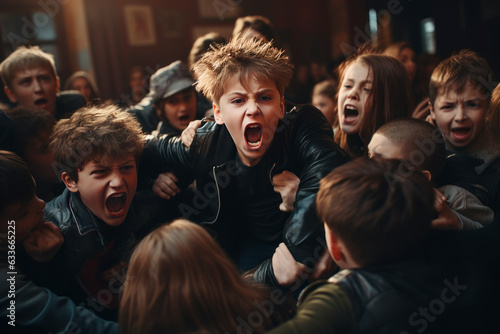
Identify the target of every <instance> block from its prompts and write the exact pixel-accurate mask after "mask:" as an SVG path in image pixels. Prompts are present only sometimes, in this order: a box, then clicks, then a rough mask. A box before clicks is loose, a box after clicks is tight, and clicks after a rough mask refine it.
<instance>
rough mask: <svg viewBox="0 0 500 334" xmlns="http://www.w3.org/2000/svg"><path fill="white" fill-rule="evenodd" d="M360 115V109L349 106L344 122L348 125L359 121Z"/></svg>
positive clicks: (345, 111)
mask: <svg viewBox="0 0 500 334" xmlns="http://www.w3.org/2000/svg"><path fill="white" fill-rule="evenodd" d="M358 116H359V113H358V109H357V108H356V107H354V106H351V105H347V106H345V108H344V121H345V122H347V123H351V122H354V121H355V120H356V119H358Z"/></svg>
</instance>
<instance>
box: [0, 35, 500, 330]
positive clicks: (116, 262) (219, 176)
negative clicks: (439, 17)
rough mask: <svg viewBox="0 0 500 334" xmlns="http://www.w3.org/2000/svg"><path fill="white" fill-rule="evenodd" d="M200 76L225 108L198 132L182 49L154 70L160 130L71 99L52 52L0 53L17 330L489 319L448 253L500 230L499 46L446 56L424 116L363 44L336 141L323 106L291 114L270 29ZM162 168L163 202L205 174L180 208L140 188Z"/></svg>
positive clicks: (384, 326) (284, 70)
mask: <svg viewBox="0 0 500 334" xmlns="http://www.w3.org/2000/svg"><path fill="white" fill-rule="evenodd" d="M192 71H193V74H194V76H195V77H196V78H197V81H196V85H195V87H196V90H198V92H201V93H202V94H203V96H204V97H205V98H206V99H207V100H208V101H211V103H212V108H213V109H212V114H213V121H211V120H205V121H204V122H203V123H198V124H197V126H200V125H201V126H200V127H199V128H198V129H196V132H194V133H193V135H192V136H191V137H190V138H189V140H188V142H186V140H184V141H183V139H185V137H184V138H183V136H182V135H180V133H181V131H182V130H185V129H186V128H187V126H188V124H189V121H190V120H192V114H194V113H195V111H194V109H195V105H196V92H195V91H194V89H193V87H192V85H193V83H194V80H193V79H192V78H191V77H190V76H189V73H188V70H187V69H186V68H185V67H184V66H183V65H182V64H180V63H173V64H171V65H170V66H168V67H166V68H164V69H162V70H160V71H159V72H158V73H156V74H155V75H153V77H152V79H151V83H152V87H153V88H154V89H152V93H151V95H150V99H151V101H150V103H152V105H153V106H154V109H153V110H156V111H157V112H158V114H157V116H160V119H162V118H161V117H163V119H165V120H168V124H170V125H172V126H174V127H175V128H176V131H165V133H163V134H158V135H157V136H146V135H145V133H144V124H145V123H143V124H141V123H140V122H139V121H137V116H136V115H134V114H133V113H131V112H127V111H124V110H121V109H119V108H117V107H114V106H93V107H88V108H80V109H78V110H77V111H74V110H67V109H62V108H63V107H61V104H60V103H58V99H60V97H59V95H58V91H59V81H58V78H57V74H56V72H55V68H54V63H53V60H52V59H51V58H50V57H48V56H47V55H46V54H45V53H43V52H41V51H40V50H39V49H37V48H21V49H19V50H18V51H16V52H15V53H13V54H12V55H11V56H10V57H9V58H7V59H6V60H4V62H3V63H2V64H1V65H0V73H1V76H2V79H3V80H4V83H5V86H6V89H5V90H6V93H7V95H8V96H9V98H10V99H11V101H12V102H13V103H17V104H18V107H17V108H14V109H12V110H9V111H7V113H6V115H5V114H2V115H1V117H2V124H1V126H2V127H5V131H9V133H10V134H11V136H9V137H2V140H5V142H2V143H0V144H1V146H0V148H1V149H8V150H9V151H0V180H1V183H0V184H1V192H0V199H1V200H0V216H1V221H0V232H1V238H2V239H1V242H2V246H1V262H0V263H1V264H0V268H1V277H2V280H3V281H8V279H10V278H11V277H14V278H15V287H16V288H15V298H13V297H12V296H11V295H10V293H9V292H10V290H9V286H6V289H2V295H0V316H1V318H2V322H1V326H2V327H1V328H2V332H3V330H5V331H9V332H11V331H13V330H14V329H15V330H18V331H22V330H23V329H26V330H27V331H31V332H33V330H35V331H37V330H38V331H42V332H43V331H46V332H72V331H74V332H79V331H82V332H91V333H117V332H118V331H119V330H120V331H121V332H122V333H158V332H172V333H195V332H197V333H240V332H248V333H252V332H256V333H262V332H265V331H269V330H271V331H272V332H274V333H290V332H293V333H331V332H334V331H339V332H391V333H392V332H398V333H399V332H422V331H423V330H424V329H426V330H430V331H433V332H442V331H444V330H447V329H450V328H453V330H455V331H460V330H464V328H466V327H461V326H462V324H463V322H462V321H461V318H463V317H464V315H465V314H466V313H467V314H468V315H469V316H470V317H473V320H477V319H479V318H480V319H481V320H484V319H487V320H494V319H489V318H488V316H490V315H492V314H494V312H495V310H497V308H495V307H494V303H489V301H488V300H487V298H488V297H490V298H494V297H495V295H493V296H488V294H487V293H484V292H481V289H480V288H478V286H477V283H478V282H477V279H476V276H474V275H473V274H471V273H470V272H468V271H467V269H469V267H468V266H467V267H465V268H460V269H456V268H454V267H452V266H451V265H450V262H454V261H452V260H451V259H450V257H452V256H453V254H452V253H451V252H450V251H449V250H446V249H444V247H439V245H440V243H441V242H442V243H443V245H444V244H446V245H452V244H453V243H454V242H459V241H460V242H463V240H467V238H468V236H469V234H468V233H474V232H477V231H481V230H487V229H488V230H487V231H489V232H491V233H493V232H495V231H496V229H495V227H496V224H495V223H494V220H497V219H498V215H497V214H498V210H499V209H498V206H499V200H498V196H499V195H498V193H499V189H498V184H499V183H500V181H499V175H500V173H499V171H498V166H499V163H500V162H499V161H500V160H499V159H498V155H499V152H500V149H499V147H498V138H497V137H496V136H497V134H496V132H495V131H496V130H498V128H500V124H498V123H499V117H500V116H499V115H498V113H499V112H500V107H499V106H498V104H499V102H498V101H500V90H499V89H495V90H493V87H485V86H483V83H484V82H485V80H482V79H483V78H488V77H489V76H490V75H491V74H492V71H491V69H490V68H489V66H488V64H487V63H486V61H485V60H484V59H482V58H481V57H479V56H478V55H477V54H475V53H473V52H471V51H462V52H460V53H458V54H456V55H453V56H451V57H450V58H448V59H446V60H445V61H443V62H442V63H440V64H439V65H438V67H437V68H436V69H435V71H434V73H433V75H432V78H431V83H430V89H429V96H430V106H429V107H430V115H429V121H430V123H429V122H426V121H423V120H417V119H411V118H410V117H409V116H410V115H411V98H410V86H409V81H408V77H407V73H406V70H405V68H404V66H403V65H402V64H401V63H400V62H399V61H398V60H396V59H395V58H392V57H389V56H385V55H381V54H375V53H370V52H365V53H363V54H359V55H355V56H353V57H351V58H349V59H348V60H346V61H345V62H344V63H343V64H342V66H341V67H340V68H339V73H340V76H339V87H338V90H337V94H336V101H337V103H336V108H335V109H336V110H335V111H334V114H336V115H337V116H336V123H335V124H336V125H337V126H338V129H337V130H336V133H335V137H334V131H333V129H332V125H334V124H332V119H331V118H332V117H330V118H329V119H327V117H325V115H324V114H323V113H322V112H321V111H320V110H318V109H317V108H315V107H313V106H310V105H301V106H297V107H295V108H293V109H291V110H288V109H287V108H286V106H285V89H286V87H287V85H288V83H289V81H290V79H291V77H292V72H293V66H292V64H291V63H290V60H289V58H288V57H287V56H286V55H285V54H284V52H283V51H282V50H280V49H278V48H276V47H275V46H273V44H272V42H267V41H265V40H263V39H259V38H234V39H233V40H231V41H230V42H229V43H227V44H224V45H220V46H218V47H213V48H212V49H211V50H210V51H208V52H206V53H204V54H203V55H202V56H201V58H200V59H199V60H198V61H196V62H195V63H194V64H193V66H192ZM165 81H167V82H168V83H169V84H168V85H165V84H164V82H165ZM155 87H156V88H155ZM490 100H491V103H490ZM67 105H68V104H66V106H67ZM176 105H177V106H179V105H182V106H183V107H182V108H187V107H184V106H189V108H188V109H189V110H190V111H189V112H188V111H185V110H184V109H182V108H178V107H176ZM68 111H71V113H72V114H71V115H67V117H68V118H65V119H61V118H62V117H63V114H65V113H66V112H68ZM191 113H192V114H191ZM169 115H173V116H172V118H171V119H170V118H169V117H170V116H169ZM4 119H5V122H4V121H3V120H4ZM431 123H432V124H431ZM141 125H142V126H141ZM159 128H161V126H160V127H158V129H159ZM160 132H163V131H160ZM6 133H7V132H6ZM12 152H15V153H12ZM21 157H22V158H21ZM368 157H371V159H369V158H368ZM23 159H24V160H23ZM151 166H154V168H153V169H154V170H155V171H161V172H165V171H168V172H169V173H171V174H170V175H171V177H170V178H169V180H170V181H169V182H168V183H163V185H161V184H160V185H159V184H155V185H156V191H155V192H157V193H163V194H169V195H168V196H161V197H163V198H168V197H170V196H175V195H176V194H177V193H178V192H179V191H180V190H181V189H182V190H184V189H185V188H187V187H191V191H192V196H191V197H189V198H190V199H189V200H188V201H186V200H184V201H181V202H179V204H178V205H177V208H176V209H177V210H178V211H179V213H180V214H181V215H182V216H183V217H184V219H178V220H175V221H174V222H171V223H169V221H168V220H167V219H169V218H166V217H171V212H168V211H169V210H166V209H165V207H164V203H165V202H164V200H160V198H159V197H158V198H155V199H152V198H151V197H150V196H145V197H142V196H140V193H139V192H138V189H140V188H141V185H140V184H139V183H140V182H141V179H140V178H138V170H141V169H145V170H148V171H149V170H150V168H152V167H151ZM54 171H56V175H54ZM151 175H153V176H154V177H156V175H158V174H157V173H152V174H151ZM55 177H57V178H59V179H60V180H61V181H62V183H63V184H64V190H62V191H61V190H59V192H57V186H58V182H56V181H55ZM172 181H173V182H172ZM193 181H195V182H194V183H193ZM37 188H38V190H36V189H37ZM56 194H57V195H56ZM37 196H38V197H42V198H46V199H47V200H48V201H49V200H50V201H49V202H48V204H47V205H45V204H44V202H43V200H41V199H39V198H38V197H37ZM164 223H165V224H164ZM11 226H15V227H14V228H11ZM443 230H453V231H443ZM462 230H463V231H462ZM467 230H474V231H467ZM12 231H13V232H12ZM436 233H437V234H436ZM447 233H451V234H447ZM479 233H481V232H479ZM464 236H465V237H464ZM475 236H477V234H476V235H475ZM11 240H12V242H11ZM13 240H15V241H13ZM475 240H476V241H475V243H481V242H482V240H479V241H478V240H477V238H476V239H475ZM491 240H494V239H493V238H490V239H487V240H486V239H485V240H484V242H485V243H486V242H487V241H488V242H491ZM472 244H473V243H467V244H463V245H460V247H462V248H467V247H470V245H472ZM474 245H475V244H474ZM471 248H472V249H468V251H470V253H471V254H475V255H477V254H479V256H481V252H480V251H478V250H477V249H475V248H474V247H471ZM485 249H486V250H488V251H489V250H491V248H490V247H488V245H486V246H485ZM14 250H15V251H14ZM436 250H438V251H439V252H441V253H439V252H436V253H439V254H435V253H434V251H436ZM492 252H494V251H492ZM495 254H496V253H495ZM465 258H467V259H468V257H467V256H465ZM459 263H460V264H463V263H462V262H459ZM464 263H466V264H467V265H470V261H467V262H464ZM444 264H447V265H444ZM488 265H490V266H496V263H489V264H488ZM444 268H445V269H444ZM339 269H340V270H339ZM480 269H481V270H485V271H486V272H489V271H488V268H480ZM21 272H22V273H23V274H21ZM332 274H335V275H333V276H332ZM454 275H455V276H454ZM330 276H331V277H330ZM317 278H323V279H319V280H318V279H317ZM325 279H326V280H325ZM490 279H491V278H490ZM485 282H490V281H489V280H486V281H485ZM483 283H484V282H483ZM2 286H4V285H2ZM487 287H490V286H489V285H486V286H485V287H484V288H487ZM477 291H479V293H477V295H472V297H471V293H472V292H477ZM492 291H495V290H492ZM299 294H300V297H298V296H299ZM297 297H298V300H299V304H298V306H297V307H296V305H295V300H296V298H297ZM475 297H477V300H475V299H474V298H475ZM455 300H457V302H456V303H455V302H454V301H455ZM485 301H486V302H485ZM13 302H14V304H15V311H14V314H15V316H14V319H15V324H16V326H15V327H14V326H12V324H10V323H9V319H11V318H9V316H11V315H12V312H11V310H10V309H9V307H10V306H11V305H12V303H13ZM483 302H484V303H483ZM479 303H483V304H482V305H479ZM423 310H426V311H423ZM460 310H465V311H460ZM426 312H427V313H426ZM429 312H430V313H429ZM431 313H432V314H431ZM480 314H481V315H482V316H481V317H480V316H479V315H480ZM452 322H453V324H451V323H452ZM117 323H119V328H118V324H117ZM476 325H478V326H480V325H484V326H488V325H489V323H488V322H487V321H483V322H482V323H481V324H480V323H478V322H476Z"/></svg>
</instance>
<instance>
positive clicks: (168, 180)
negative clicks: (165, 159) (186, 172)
mask: <svg viewBox="0 0 500 334" xmlns="http://www.w3.org/2000/svg"><path fill="white" fill-rule="evenodd" d="M178 181H179V180H177V177H176V176H175V175H174V173H171V172H165V173H161V174H160V175H158V178H157V179H156V180H155V183H154V184H153V192H154V193H155V194H156V195H158V196H160V197H161V198H163V199H170V198H172V197H174V196H175V195H177V194H178V193H180V192H181V190H180V189H179V187H177V184H175V183H176V182H178Z"/></svg>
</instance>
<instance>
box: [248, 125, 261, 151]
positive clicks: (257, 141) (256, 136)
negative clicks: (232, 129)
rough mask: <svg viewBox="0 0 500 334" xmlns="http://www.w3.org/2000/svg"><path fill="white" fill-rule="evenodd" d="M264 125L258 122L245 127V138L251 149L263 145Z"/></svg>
mask: <svg viewBox="0 0 500 334" xmlns="http://www.w3.org/2000/svg"><path fill="white" fill-rule="evenodd" d="M262 133H263V132H262V126H261V125H260V124H258V123H253V124H249V125H247V127H246V128H245V140H246V142H247V146H248V147H249V148H251V149H257V148H259V147H260V146H261V145H262Z"/></svg>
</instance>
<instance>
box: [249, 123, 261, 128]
mask: <svg viewBox="0 0 500 334" xmlns="http://www.w3.org/2000/svg"><path fill="white" fill-rule="evenodd" d="M248 127H249V128H258V127H259V125H258V124H252V125H249V126H248Z"/></svg>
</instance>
